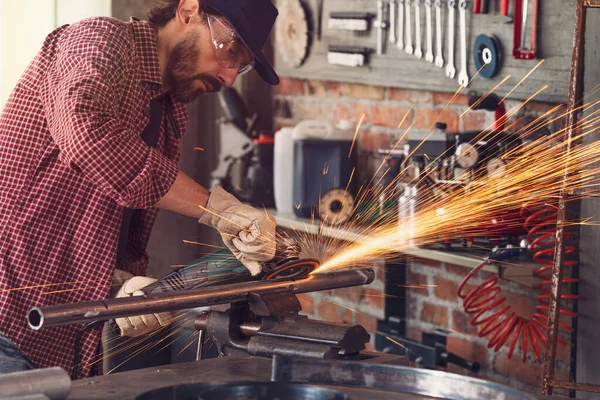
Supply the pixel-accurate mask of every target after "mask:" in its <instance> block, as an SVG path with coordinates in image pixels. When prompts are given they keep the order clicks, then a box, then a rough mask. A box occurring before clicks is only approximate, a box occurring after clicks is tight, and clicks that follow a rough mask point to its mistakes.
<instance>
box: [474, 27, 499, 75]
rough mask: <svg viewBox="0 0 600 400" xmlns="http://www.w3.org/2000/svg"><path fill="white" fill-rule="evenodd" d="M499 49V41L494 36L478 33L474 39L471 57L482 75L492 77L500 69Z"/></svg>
mask: <svg viewBox="0 0 600 400" xmlns="http://www.w3.org/2000/svg"><path fill="white" fill-rule="evenodd" d="M500 49H501V47H500V42H499V41H498V39H496V38H495V37H494V36H488V35H479V36H477V38H476V39H475V45H474V47H473V58H474V61H475V67H476V68H477V70H478V71H479V70H481V72H480V73H479V74H480V75H481V76H482V77H484V78H492V77H493V76H494V75H496V72H498V70H499V69H500V55H501V54H500ZM482 67H483V68H482Z"/></svg>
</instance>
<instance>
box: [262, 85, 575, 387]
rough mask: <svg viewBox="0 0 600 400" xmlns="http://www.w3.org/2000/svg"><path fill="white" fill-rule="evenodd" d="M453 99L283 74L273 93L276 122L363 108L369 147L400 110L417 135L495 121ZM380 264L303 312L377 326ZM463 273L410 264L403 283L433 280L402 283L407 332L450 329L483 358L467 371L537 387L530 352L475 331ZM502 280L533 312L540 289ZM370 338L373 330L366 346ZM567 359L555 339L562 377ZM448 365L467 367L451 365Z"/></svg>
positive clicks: (531, 112) (339, 115) (474, 356)
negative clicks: (462, 294)
mask: <svg viewBox="0 0 600 400" xmlns="http://www.w3.org/2000/svg"><path fill="white" fill-rule="evenodd" d="M451 98H452V95H451V94H446V93H436V92H428V91H415V90H405V89H395V88H384V87H373V86H366V85H359V84H346V83H337V82H322V81H311V80H299V79H291V78H282V80H281V84H280V85H279V86H277V87H276V89H275V93H274V108H275V126H276V127H282V126H293V125H294V124H296V123H297V122H300V121H302V120H305V119H319V120H328V121H332V122H336V121H338V120H340V119H354V120H355V121H358V120H359V119H360V118H361V116H362V115H363V114H364V121H363V125H362V127H363V129H362V131H361V133H360V136H359V138H358V146H359V148H360V149H361V150H366V151H368V150H375V149H377V148H379V147H380V146H385V145H387V144H388V143H389V142H390V138H391V136H390V135H399V134H400V130H399V129H398V125H399V123H400V121H401V120H402V119H403V118H404V116H405V115H406V119H405V121H404V124H403V126H402V127H403V128H408V127H409V126H411V125H412V128H411V131H412V132H415V133H417V134H418V133H423V134H425V133H428V132H430V131H431V129H432V128H433V127H434V124H435V122H437V121H440V122H445V123H447V124H448V131H459V130H460V131H462V130H473V129H483V128H485V127H488V126H490V125H492V124H493V120H494V115H493V113H490V112H485V111H472V112H470V113H468V114H467V115H466V116H465V117H463V118H461V117H460V116H461V114H462V113H463V111H464V110H465V109H466V107H467V105H468V98H467V96H463V95H461V96H458V97H457V98H456V99H455V101H454V102H453V104H451V105H448V102H449V101H450V99H451ZM518 104H519V102H517V101H512V100H511V101H507V104H506V105H507V109H509V110H510V109H511V108H512V107H514V106H516V105H518ZM553 106H554V105H551V104H544V103H530V104H527V105H526V106H525V107H523V109H522V110H521V111H520V112H519V114H518V118H519V119H520V120H523V122H524V123H526V121H527V120H531V119H532V118H534V117H536V116H539V115H541V114H543V113H544V112H546V111H548V110H549V109H551V108H552V107H553ZM550 128H551V129H557V128H560V127H559V126H555V127H553V126H551V127H550ZM382 266H383V264H377V265H375V267H376V268H377V272H378V273H377V279H376V280H375V282H373V283H372V284H371V285H369V286H367V287H358V288H347V289H340V290H331V291H327V292H320V293H314V294H310V295H302V296H301V301H302V303H303V309H304V311H305V312H306V313H307V314H308V315H309V316H311V317H314V318H317V319H324V320H328V321H338V322H346V323H358V324H361V325H363V326H364V327H365V328H366V329H367V331H369V332H370V333H374V332H375V330H376V323H377V319H381V318H383V316H384V311H383V307H384V290H385V282H384V274H383V270H382ZM468 272H469V270H468V269H466V268H463V267H459V266H453V265H446V264H441V263H437V262H430V261H425V260H418V259H417V260H413V261H411V262H410V263H409V266H408V278H407V280H408V282H407V283H408V284H409V285H411V284H413V285H432V286H430V287H425V288H409V289H407V291H408V297H407V304H408V310H407V312H408V321H407V336H408V337H410V338H412V339H416V340H420V339H421V332H422V331H431V330H433V329H434V328H446V329H450V330H452V332H453V333H452V335H451V336H450V338H449V344H448V350H449V351H451V352H453V353H456V354H458V355H459V356H461V357H464V358H466V359H470V360H475V361H478V362H479V363H481V366H482V369H481V371H480V372H479V373H478V374H477V375H474V374H472V375H474V376H478V377H481V378H484V379H489V380H493V381H497V382H501V383H505V384H509V385H511V386H514V387H517V388H521V389H523V390H528V391H532V392H539V387H540V383H541V363H540V362H538V361H536V360H535V357H534V356H533V354H532V353H531V352H530V354H529V355H528V360H527V362H525V363H523V362H522V361H521V358H520V352H519V353H518V354H515V355H514V356H513V358H512V359H510V360H509V359H508V358H507V353H508V348H507V346H505V347H504V348H502V349H501V350H500V352H498V353H495V352H494V351H492V350H489V349H488V348H487V343H488V342H487V340H486V339H485V338H481V337H479V336H478V328H475V327H473V326H471V325H470V324H469V322H468V316H467V315H466V314H465V313H464V311H463V308H462V301H461V300H460V299H459V298H458V296H457V289H458V285H459V284H460V282H461V281H462V279H463V278H464V277H465V276H466V274H467V273H468ZM491 276H492V275H491V274H490V273H487V272H485V273H480V274H479V275H478V276H475V277H474V279H472V282H473V284H479V283H481V282H483V280H485V279H489V278H490V277H491ZM500 287H501V288H502V290H503V293H506V294H507V299H508V303H509V304H510V305H512V306H513V310H514V311H515V312H517V314H518V315H521V316H524V317H531V316H532V315H533V313H534V311H535V306H536V304H537V302H536V297H537V295H538V293H537V292H536V291H535V290H531V289H529V288H524V287H521V286H519V285H518V284H515V283H511V282H507V281H501V283H500ZM567 322H568V321H567ZM373 343H374V339H373V335H372V341H371V346H370V347H371V348H372V344H373ZM518 350H519V351H520V347H519V348H518ZM568 363H569V347H568V346H559V353H558V363H557V365H558V367H559V371H558V376H559V378H560V379H566V378H567V370H568ZM449 370H450V371H451V372H455V373H461V374H464V373H466V372H465V370H463V369H460V368H458V367H453V366H451V367H449Z"/></svg>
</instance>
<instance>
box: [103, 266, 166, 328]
mask: <svg viewBox="0 0 600 400" xmlns="http://www.w3.org/2000/svg"><path fill="white" fill-rule="evenodd" d="M117 271H120V272H119V273H117ZM125 273H126V274H127V272H125ZM123 276H124V275H123V271H121V270H118V269H117V270H115V274H113V279H118V278H122V277H123ZM154 282H156V279H154V278H147V277H145V276H133V277H132V278H129V279H127V280H126V281H125V283H123V285H122V286H121V288H120V289H119V291H118V292H117V294H116V296H115V297H116V298H120V297H131V296H141V295H143V294H144V292H142V291H141V289H142V288H144V287H146V286H148V285H150V284H152V283H154ZM115 322H116V323H117V325H118V326H119V328H121V336H129V337H137V336H142V335H145V334H148V333H150V332H152V331H154V330H156V329H158V328H161V327H164V326H167V325H169V324H171V322H173V314H172V313H170V312H164V313H158V314H146V315H137V316H134V317H121V318H117V319H116V320H115Z"/></svg>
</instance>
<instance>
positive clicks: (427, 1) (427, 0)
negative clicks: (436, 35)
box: [425, 0, 433, 63]
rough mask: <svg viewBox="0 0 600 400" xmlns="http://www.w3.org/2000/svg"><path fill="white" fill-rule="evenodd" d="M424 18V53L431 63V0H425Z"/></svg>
mask: <svg viewBox="0 0 600 400" xmlns="http://www.w3.org/2000/svg"><path fill="white" fill-rule="evenodd" d="M425 20H426V23H427V31H426V32H427V33H426V34H425V36H426V37H427V53H426V54H425V60H427V61H428V62H430V63H432V62H433V32H432V31H431V30H432V21H431V0H425Z"/></svg>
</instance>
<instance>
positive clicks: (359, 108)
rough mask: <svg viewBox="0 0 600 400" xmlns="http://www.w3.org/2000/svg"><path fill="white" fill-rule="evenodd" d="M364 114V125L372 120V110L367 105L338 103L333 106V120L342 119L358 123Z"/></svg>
mask: <svg viewBox="0 0 600 400" xmlns="http://www.w3.org/2000/svg"><path fill="white" fill-rule="evenodd" d="M363 114H364V116H365V117H364V119H363V122H362V123H363V124H366V123H369V121H370V120H371V108H370V107H369V106H368V105H365V104H356V103H338V104H335V105H334V106H333V120H334V121H340V120H342V119H348V120H354V121H355V122H356V123H358V122H359V121H360V119H361V117H362V115H363Z"/></svg>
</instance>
